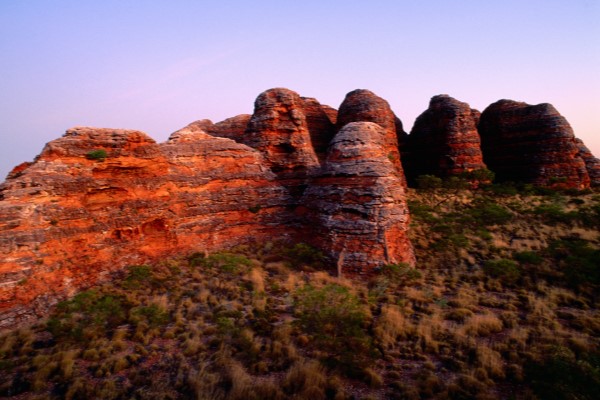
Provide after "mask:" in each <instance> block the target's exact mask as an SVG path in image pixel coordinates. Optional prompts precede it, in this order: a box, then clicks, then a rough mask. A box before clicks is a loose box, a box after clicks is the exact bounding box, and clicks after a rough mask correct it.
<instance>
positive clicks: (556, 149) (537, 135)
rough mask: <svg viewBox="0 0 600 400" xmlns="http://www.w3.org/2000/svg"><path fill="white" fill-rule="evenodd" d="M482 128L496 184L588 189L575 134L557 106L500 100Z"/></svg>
mask: <svg viewBox="0 0 600 400" xmlns="http://www.w3.org/2000/svg"><path fill="white" fill-rule="evenodd" d="M478 128H479V134H480V136H481V146H482V151H483V158H484V162H485V163H486V164H487V166H488V168H489V169H490V170H492V171H494V172H495V173H496V180H497V181H521V182H526V183H533V184H537V185H542V186H559V187H565V188H575V189H583V188H586V187H589V185H590V178H589V175H588V173H587V170H586V166H585V163H584V161H583V159H582V158H581V157H580V156H579V149H578V147H577V144H576V142H575V137H574V135H573V130H572V129H571V126H570V125H569V123H568V122H567V120H566V119H565V118H564V117H563V116H562V115H560V114H559V113H558V111H556V109H555V108H554V107H553V106H552V105H550V104H538V105H535V106H532V105H529V104H526V103H521V102H516V101H512V100H500V101H497V102H496V103H493V104H492V105H490V106H489V107H487V108H486V109H485V110H484V111H483V113H482V114H481V118H480V121H479V126H478Z"/></svg>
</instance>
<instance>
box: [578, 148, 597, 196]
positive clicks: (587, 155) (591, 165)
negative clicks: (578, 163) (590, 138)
mask: <svg viewBox="0 0 600 400" xmlns="http://www.w3.org/2000/svg"><path fill="white" fill-rule="evenodd" d="M575 143H576V144H577V148H578V149H579V157H581V158H582V159H583V161H584V162H585V168H586V170H587V173H588V175H589V176H590V185H591V186H600V160H599V159H597V158H596V157H594V155H593V154H592V152H591V151H590V149H588V148H587V146H586V145H585V144H584V143H583V141H582V140H581V139H575Z"/></svg>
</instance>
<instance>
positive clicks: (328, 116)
mask: <svg viewBox="0 0 600 400" xmlns="http://www.w3.org/2000/svg"><path fill="white" fill-rule="evenodd" d="M302 101H303V103H304V104H303V107H302V108H303V111H304V115H305V117H306V123H307V125H308V132H309V134H310V140H311V143H312V146H313V148H314V150H315V153H316V154H317V157H319V160H323V159H324V157H325V153H326V152H327V147H328V146H329V142H331V139H333V137H334V135H335V120H336V119H335V118H336V117H337V111H336V110H335V109H333V108H331V107H329V106H323V105H321V103H319V102H318V101H317V99H313V98H311V97H302Z"/></svg>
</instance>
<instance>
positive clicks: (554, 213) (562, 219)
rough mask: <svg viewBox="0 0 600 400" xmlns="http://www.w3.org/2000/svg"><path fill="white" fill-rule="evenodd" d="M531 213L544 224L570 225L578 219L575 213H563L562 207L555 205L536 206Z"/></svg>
mask: <svg viewBox="0 0 600 400" xmlns="http://www.w3.org/2000/svg"><path fill="white" fill-rule="evenodd" d="M533 213H534V214H536V215H539V216H540V217H541V218H542V219H543V220H544V221H545V222H547V223H550V224H553V223H563V224H571V223H573V222H574V221H576V220H577V218H578V213H577V212H576V211H570V212H567V211H564V209H563V206H562V205H560V204H557V203H551V204H541V205H539V206H537V207H536V208H535V209H534V210H533Z"/></svg>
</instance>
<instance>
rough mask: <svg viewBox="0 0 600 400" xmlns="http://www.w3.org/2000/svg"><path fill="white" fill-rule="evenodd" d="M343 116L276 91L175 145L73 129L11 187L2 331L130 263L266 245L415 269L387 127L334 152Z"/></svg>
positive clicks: (2, 245)
mask: <svg viewBox="0 0 600 400" xmlns="http://www.w3.org/2000/svg"><path fill="white" fill-rule="evenodd" d="M335 114H336V113H335V110H333V109H331V108H329V107H327V106H321V105H320V104H319V103H318V102H317V101H316V100H314V99H310V98H301V97H300V96H299V95H297V94H296V93H294V92H292V91H289V90H286V89H274V90H270V91H267V92H264V93H263V94H261V95H260V96H259V97H258V99H257V101H256V108H255V112H254V114H253V115H252V116H251V117H250V116H243V115H242V116H238V117H234V118H232V119H228V120H225V121H223V122H220V123H217V124H213V123H212V122H211V121H209V120H199V121H196V122H194V123H191V124H189V125H188V126H186V127H184V128H182V129H180V130H178V131H177V132H175V133H173V134H172V135H171V136H170V138H169V140H168V141H167V142H165V143H162V144H159V143H156V142H155V141H154V140H152V139H151V138H149V137H148V136H146V135H145V134H144V133H142V132H139V131H130V130H117V129H101V128H85V127H78V128H73V129H70V130H68V131H67V132H66V134H65V135H64V136H63V137H61V138H59V139H57V140H54V141H52V142H50V143H48V144H47V145H46V147H45V148H44V150H43V151H42V153H41V154H40V155H39V156H38V157H37V158H36V160H35V161H34V162H33V163H24V164H22V165H20V166H18V167H16V168H15V169H14V170H13V171H12V172H11V174H10V175H9V178H8V179H7V180H6V181H5V182H4V183H3V184H2V186H0V252H2V255H3V259H2V261H1V262H0V328H2V327H8V326H14V325H15V324H18V323H20V322H22V321H26V320H30V319H32V318H34V317H36V316H42V315H44V314H45V313H46V312H47V310H48V307H50V306H52V305H53V304H55V303H56V302H57V301H59V300H60V299H63V298H65V297H68V296H70V295H72V294H74V293H76V292H77V291H79V290H81V289H82V288H85V287H89V286H91V285H93V284H95V283H96V282H99V281H102V280H104V279H108V278H109V276H110V273H111V272H112V271H115V270H118V269H121V268H123V267H125V266H127V265H135V264H142V263H148V262H153V261H157V260H160V259H162V258H164V257H166V256H170V255H176V254H186V253H191V252H194V251H198V250H202V251H208V252H212V251H216V250H220V249H226V248H229V247H231V246H234V245H237V244H242V243H247V242H253V241H257V242H266V241H271V240H290V241H304V242H310V243H312V244H314V245H315V246H317V247H319V248H320V249H322V250H323V251H324V252H325V254H327V255H329V256H330V257H331V258H332V259H335V260H337V261H339V258H340V257H342V258H343V259H344V258H345V261H344V262H343V263H341V264H340V265H343V268H344V269H345V270H346V272H347V273H372V272H373V271H375V270H376V269H377V267H380V266H382V265H383V264H385V263H387V262H396V261H408V262H413V261H414V256H413V255H412V254H413V253H412V249H411V247H410V243H409V241H408V238H407V236H406V227H407V218H408V216H407V209H406V204H405V203H404V192H403V188H402V187H401V185H399V182H400V180H401V178H400V175H399V173H398V171H397V170H396V169H395V168H394V167H393V166H392V163H391V161H390V160H389V158H388V148H387V147H386V146H389V143H388V142H386V140H388V139H387V136H386V135H387V134H388V133H387V131H385V130H384V129H383V128H381V127H379V126H378V125H375V124H368V125H370V127H369V128H368V129H366V128H365V129H366V130H365V129H362V128H361V129H358V130H356V129H354V128H353V127H352V125H353V124H351V125H350V126H349V127H348V128H344V129H342V131H341V132H340V133H339V134H338V141H337V142H336V143H335V144H334V145H331V147H329V146H330V143H329V142H330V141H331V138H332V137H333V135H334V132H335V125H334V122H333V121H332V119H335ZM358 126H359V127H360V126H361V124H358ZM363 131H364V132H363ZM365 132H366V133H365ZM369 132H370V133H369ZM354 134H356V135H357V138H355V139H352V135H354ZM223 136H225V137H223ZM230 138H231V139H230ZM348 140H350V141H352V140H354V142H356V146H358V147H357V148H358V150H359V151H358V152H356V154H353V153H352V151H353V150H352V151H351V147H352V146H354V145H347V146H346V145H345V144H344V143H346V141H348ZM365 140H366V141H369V140H373V141H374V143H373V144H372V145H371V144H369V143H362V141H365ZM242 142H243V143H242ZM359 142H360V143H362V144H360V143H359ZM244 143H247V144H248V145H250V146H248V145H246V144H244ZM344 146H346V147H344ZM361 146H362V147H361ZM328 147H329V150H328ZM351 154H353V155H351ZM371 156H373V157H374V158H373V160H371V159H370V157H371ZM348 157H352V160H349V159H347V158H348ZM350 161H351V162H350ZM338 168H341V169H340V173H339V174H338V173H336V172H335V171H336V170H337V169H338ZM386 173H389V174H390V175H389V176H385V174H386ZM340 174H341V175H340ZM345 174H347V176H345ZM328 179H333V180H334V181H335V180H337V181H338V182H339V184H340V186H339V187H337V186H336V185H330V186H327V181H328ZM334 181H332V182H334ZM311 185H314V186H315V188H316V189H315V190H312V189H310V188H311ZM371 185H372V187H371ZM307 187H308V188H309V189H308V190H307ZM328 190H331V191H332V192H331V193H328ZM305 192H310V193H311V194H310V195H308V194H306V193H305ZM319 193H320V196H323V199H322V200H321V203H319V198H318V197H316V196H317V194H319ZM340 193H342V194H343V196H342V198H340V199H338V200H339V203H338V204H337V205H335V206H336V207H341V208H339V211H340V212H339V213H337V211H335V210H334V208H332V207H334V202H335V201H336V200H335V199H336V196H338V195H339V194H340ZM304 201H310V205H311V207H310V208H308V207H304V205H303V202H304ZM319 204H321V205H323V206H326V207H325V209H321V208H320V206H319ZM352 209H354V210H356V213H352V212H351V211H348V210H352ZM334 221H335V224H334V225H330V224H331V223H333V222H334ZM315 224H322V226H317V225H315ZM330 228H331V229H332V234H329V233H328V231H329V229H330ZM353 229H358V230H356V231H354V232H353V231H352V230H353ZM319 235H321V236H319ZM333 237H336V238H337V239H335V240H334V239H333ZM371 248H372V249H373V252H372V253H371V252H370V249H371Z"/></svg>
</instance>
